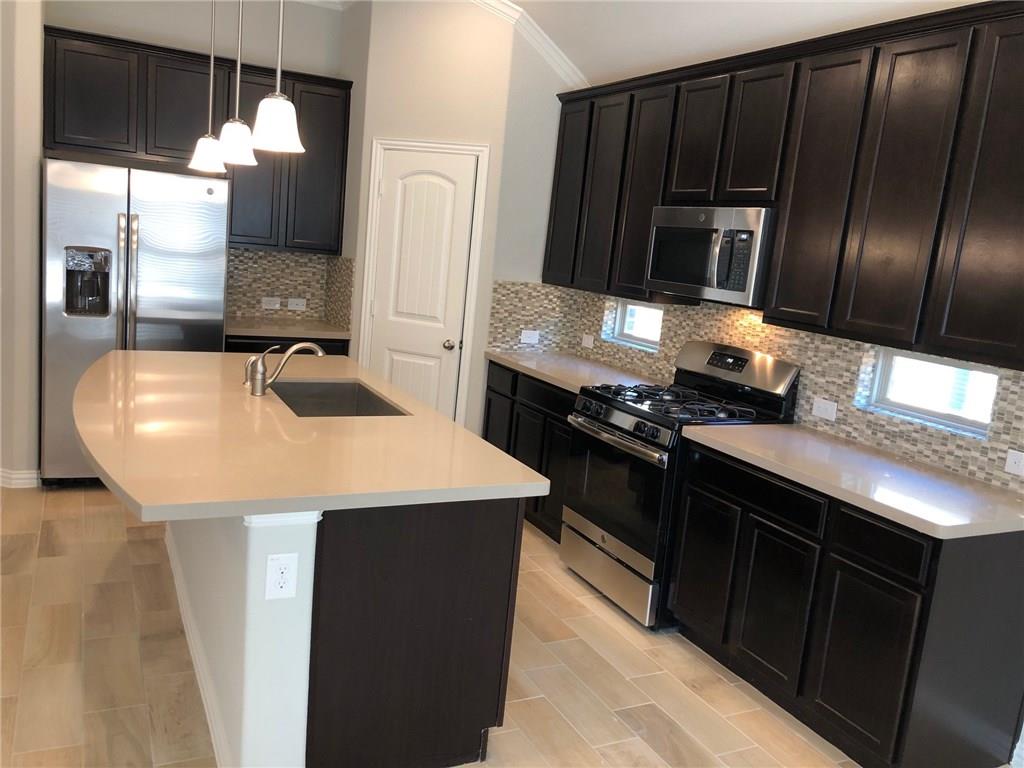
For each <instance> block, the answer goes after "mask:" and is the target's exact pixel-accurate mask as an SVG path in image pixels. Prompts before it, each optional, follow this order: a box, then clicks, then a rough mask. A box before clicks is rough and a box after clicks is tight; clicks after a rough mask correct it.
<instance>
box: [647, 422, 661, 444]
mask: <svg viewBox="0 0 1024 768" xmlns="http://www.w3.org/2000/svg"><path fill="white" fill-rule="evenodd" d="M647 436H648V437H649V438H651V440H657V439H658V438H659V437H661V429H660V428H658V427H656V426H654V425H653V424H652V425H651V426H650V427H648V428H647Z"/></svg>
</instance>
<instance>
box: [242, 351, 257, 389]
mask: <svg viewBox="0 0 1024 768" xmlns="http://www.w3.org/2000/svg"><path fill="white" fill-rule="evenodd" d="M258 357H259V356H258V355H249V359H248V360H246V361H245V379H244V380H243V381H242V386H245V387H248V386H249V382H250V381H252V366H253V363H255V362H256V360H257V359H258Z"/></svg>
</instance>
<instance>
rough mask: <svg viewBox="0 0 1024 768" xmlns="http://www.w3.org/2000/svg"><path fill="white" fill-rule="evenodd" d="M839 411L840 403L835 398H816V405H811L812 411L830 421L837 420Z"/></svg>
mask: <svg viewBox="0 0 1024 768" xmlns="http://www.w3.org/2000/svg"><path fill="white" fill-rule="evenodd" d="M838 412H839V404H838V403H837V402H836V401H835V400H826V399H825V398H823V397H816V398H814V405H812V406H811V413H813V414H814V415H815V416H818V417H819V418H822V419H827V420H829V421H835V420H836V414H837V413H838Z"/></svg>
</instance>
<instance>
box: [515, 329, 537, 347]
mask: <svg viewBox="0 0 1024 768" xmlns="http://www.w3.org/2000/svg"><path fill="white" fill-rule="evenodd" d="M519 341H521V342H522V343H523V344H539V343H540V331H526V330H524V331H523V332H522V333H521V334H519Z"/></svg>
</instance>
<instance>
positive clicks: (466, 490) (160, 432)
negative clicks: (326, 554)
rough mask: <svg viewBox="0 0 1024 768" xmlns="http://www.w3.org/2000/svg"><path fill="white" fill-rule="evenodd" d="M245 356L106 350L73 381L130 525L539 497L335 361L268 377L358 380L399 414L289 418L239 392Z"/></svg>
mask: <svg viewBox="0 0 1024 768" xmlns="http://www.w3.org/2000/svg"><path fill="white" fill-rule="evenodd" d="M245 359H246V355H244V354H234V353H223V354H219V353H210V352H156V351H113V352H110V353H108V354H107V355H105V356H104V357H102V358H101V359H100V360H98V361H97V362H96V363H94V364H93V365H92V366H91V367H90V368H89V369H88V370H87V371H86V373H85V374H84V375H83V377H82V379H81V380H80V381H79V383H78V386H77V387H76V390H75V397H74V420H75V429H76V433H77V435H78V438H79V442H80V444H81V446H82V448H83V450H84V451H85V453H86V455H87V456H88V457H89V458H90V460H91V462H92V464H93V466H94V467H95V468H96V471H97V473H98V474H99V476H100V478H101V479H102V480H103V481H104V483H106V484H107V485H108V487H110V489H111V490H112V491H114V492H115V493H116V494H117V495H118V496H119V497H120V498H121V499H122V501H124V503H125V504H126V505H127V506H128V507H129V508H130V509H132V511H134V512H135V513H136V514H138V515H139V516H140V517H141V518H142V519H143V520H147V521H148V520H183V519H199V518H209V517H232V516H242V515H256V514H271V513H288V512H300V511H322V510H340V509H354V508H367V507H385V506H397V505H404V504H424V503H437V502H448V501H473V500H481V499H499V498H516V497H525V496H542V495H545V494H546V493H547V492H548V489H549V483H548V480H547V478H545V477H543V476H542V475H540V474H538V473H536V472H534V471H533V470H531V469H530V468H528V467H526V466H525V465H523V464H521V463H519V462H518V461H516V460H515V459H513V458H512V457H510V456H508V455H507V454H505V453H503V452H502V451H500V450H498V449H497V448H495V447H494V446H492V445H491V444H490V443H488V442H486V441H485V440H483V439H482V438H480V437H478V436H477V435H475V434H473V433H471V432H469V431H468V430H466V429H465V428H463V427H461V426H459V425H458V424H456V423H454V422H453V421H452V420H451V419H449V418H448V417H446V416H444V415H442V414H440V413H438V412H437V411H435V410H433V409H431V408H430V407H429V406H426V405H424V404H423V403H421V402H419V401H418V400H416V399H415V398H412V397H410V396H409V395H407V394H405V393H404V392H402V391H401V390H399V389H398V388H397V387H394V386H392V385H391V384H389V383H388V382H386V381H384V380H383V379H382V378H380V377H378V376H376V375H374V374H372V373H371V372H369V371H367V370H365V369H363V368H361V367H360V366H359V365H357V364H356V362H355V361H354V360H352V359H351V358H348V357H340V356H339V357H323V358H316V357H312V356H306V355H296V356H295V357H293V358H292V359H291V361H290V362H289V363H288V367H287V368H286V369H285V372H284V374H283V375H282V377H281V381H358V382H360V383H362V384H363V385H364V386H367V387H369V388H370V389H372V390H374V391H375V392H376V393H378V394H379V395H381V396H383V397H384V398H385V399H387V400H390V401H391V402H393V403H394V404H395V405H397V406H398V407H399V408H401V409H402V410H404V411H405V412H406V413H407V415H404V416H357V417H298V416H296V415H295V414H294V413H293V412H292V410H291V409H290V408H289V407H288V406H287V405H286V404H285V403H284V402H282V401H281V400H280V399H279V398H278V396H277V395H276V394H274V392H273V390H271V391H270V392H269V393H268V394H267V395H265V396H264V397H252V396H251V395H250V394H249V393H248V390H247V389H246V388H245V387H244V386H243V384H242V365H243V363H244V361H245Z"/></svg>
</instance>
